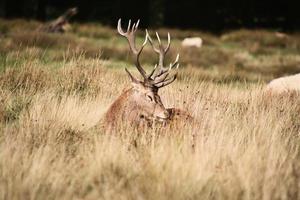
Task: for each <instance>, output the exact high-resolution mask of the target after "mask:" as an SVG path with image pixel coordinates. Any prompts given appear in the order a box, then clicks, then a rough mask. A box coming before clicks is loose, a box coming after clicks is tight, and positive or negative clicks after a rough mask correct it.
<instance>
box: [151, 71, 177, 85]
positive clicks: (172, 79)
mask: <svg viewBox="0 0 300 200" xmlns="http://www.w3.org/2000/svg"><path fill="white" fill-rule="evenodd" d="M176 78H177V74H175V75H174V76H173V77H171V78H169V79H167V80H165V81H163V82H160V83H158V84H156V85H155V86H156V87H157V88H162V87H164V86H167V85H169V84H171V83H173V82H174V81H175V80H176Z"/></svg>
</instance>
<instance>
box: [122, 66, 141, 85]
mask: <svg viewBox="0 0 300 200" xmlns="http://www.w3.org/2000/svg"><path fill="white" fill-rule="evenodd" d="M125 71H126V72H127V74H128V76H129V78H130V80H131V82H132V83H133V84H138V83H140V82H139V81H138V80H137V79H136V78H134V77H133V76H132V74H131V73H130V72H129V71H128V69H127V68H125Z"/></svg>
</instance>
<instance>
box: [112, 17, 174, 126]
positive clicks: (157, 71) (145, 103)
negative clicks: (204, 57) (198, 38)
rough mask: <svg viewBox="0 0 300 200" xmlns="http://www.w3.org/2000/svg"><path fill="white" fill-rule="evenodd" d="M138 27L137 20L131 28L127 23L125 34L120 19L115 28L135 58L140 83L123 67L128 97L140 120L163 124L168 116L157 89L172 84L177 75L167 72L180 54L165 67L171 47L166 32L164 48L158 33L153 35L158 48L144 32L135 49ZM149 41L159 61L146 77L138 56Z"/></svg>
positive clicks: (169, 38)
mask: <svg viewBox="0 0 300 200" xmlns="http://www.w3.org/2000/svg"><path fill="white" fill-rule="evenodd" d="M138 26H139V20H138V21H137V22H136V23H134V24H133V25H131V20H129V23H128V27H127V31H126V32H125V31H124V30H123V29H122V26H121V19H119V21H118V27H117V29H118V32H119V34H120V35H122V36H124V37H125V38H126V39H127V41H128V44H129V48H130V51H131V53H132V56H133V59H134V64H135V66H136V68H137V70H138V71H139V73H140V74H141V76H142V80H139V79H137V78H135V77H134V76H133V75H132V74H131V73H130V72H129V71H128V69H127V68H125V70H126V72H127V74H128V76H129V77H130V80H131V84H132V95H131V97H130V98H131V100H133V102H134V104H135V106H136V107H137V108H138V109H139V117H141V118H146V119H152V120H153V119H154V120H159V121H164V120H167V119H168V118H169V116H170V113H169V112H168V110H167V109H166V108H165V107H164V105H163V103H162V101H161V98H160V96H159V95H158V90H159V89H160V88H162V87H164V86H167V85H169V84H171V83H172V82H173V81H175V79H176V75H177V73H175V74H174V75H170V73H171V70H172V69H174V68H176V69H177V68H178V66H179V63H178V60H179V55H177V57H176V60H175V61H174V63H171V64H170V65H169V66H168V67H165V66H164V58H165V55H166V54H167V52H168V50H169V49H170V44H171V37H170V34H169V33H168V43H167V45H166V47H164V45H163V44H162V42H161V40H160V37H159V35H158V33H156V37H157V41H158V45H157V46H156V45H155V44H154V42H153V40H152V38H151V37H150V35H149V33H148V31H147V30H146V36H145V40H144V43H143V44H142V46H141V47H140V48H139V49H138V48H137V47H136V43H135V38H136V31H137V29H138ZM148 41H149V43H150V44H151V46H152V49H153V50H154V52H156V53H157V54H158V58H159V60H158V63H157V64H156V65H155V66H154V68H153V69H152V71H151V72H150V73H149V74H147V73H146V71H145V69H144V68H143V67H142V66H141V63H140V60H139V57H140V55H141V53H142V51H143V49H144V47H145V45H146V44H147V42H148Z"/></svg>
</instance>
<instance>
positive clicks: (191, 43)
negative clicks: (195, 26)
mask: <svg viewBox="0 0 300 200" xmlns="http://www.w3.org/2000/svg"><path fill="white" fill-rule="evenodd" d="M202 43H203V40H202V39H201V38H200V37H191V38H185V39H184V40H183V41H182V43H181V45H182V47H196V48H201V46H202Z"/></svg>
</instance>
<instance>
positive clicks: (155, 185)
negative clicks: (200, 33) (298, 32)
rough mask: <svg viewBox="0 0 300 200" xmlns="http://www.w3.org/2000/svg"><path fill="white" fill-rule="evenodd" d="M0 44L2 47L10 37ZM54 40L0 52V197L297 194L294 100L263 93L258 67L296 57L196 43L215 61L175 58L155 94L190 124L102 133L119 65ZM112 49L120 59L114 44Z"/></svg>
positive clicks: (120, 80)
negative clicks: (173, 75) (171, 73)
mask: <svg viewBox="0 0 300 200" xmlns="http://www.w3.org/2000/svg"><path fill="white" fill-rule="evenodd" d="M87 26H88V25H87ZM86 30H87V28H86V27H82V29H81V32H83V33H82V34H83V35H84V34H87V33H86V32H85V31H86ZM177 34H179V33H177ZM181 34H186V33H181ZM49 37H59V38H60V36H59V35H54V36H49ZM65 37H68V36H63V37H61V38H60V39H61V40H62V41H63V40H64V38H65ZM89 37H102V36H101V34H100V36H99V35H97V31H96V30H94V33H92V36H89ZM72 38H73V40H72V41H73V42H74V45H75V46H76V45H78V44H80V42H81V40H80V39H79V38H78V37H77V36H76V34H75V35H72ZM5 40H6V42H7V43H11V44H10V45H14V43H13V42H12V40H13V38H12V36H11V35H9V36H7V37H6V38H5ZM22 40H23V39H22ZM216 40H218V42H220V41H221V39H220V40H219V39H216ZM6 42H5V43H6ZM109 42H116V41H114V40H111V41H109ZM177 42H178V41H177ZM175 43H176V42H175ZM60 45H61V44H54V45H53V48H52V49H49V50H48V49H44V48H43V45H39V46H38V45H35V44H32V45H27V46H25V47H24V46H15V47H14V48H12V49H9V50H7V51H5V53H4V54H3V55H2V57H3V59H4V60H2V61H1V63H4V64H3V66H1V70H2V72H1V74H0V199H3V200H4V199H78V200H80V199H230V200H232V199H249V200H250V199H251V200H253V199H265V200H267V199H270V200H273V199H300V193H299V191H300V185H299V182H300V173H299V172H300V149H299V144H300V138H299V136H300V135H299V134H300V118H299V115H300V98H299V97H300V96H299V94H286V95H282V96H270V95H268V94H264V87H265V82H264V81H266V80H269V79H271V78H273V76H274V74H275V72H274V73H273V72H272V73H271V74H268V73H267V72H269V71H272V70H274V69H275V67H274V66H277V68H278V71H281V70H286V68H285V67H281V66H280V63H281V62H283V63H293V66H294V65H297V62H298V59H299V58H298V56H297V55H294V56H292V55H290V54H289V55H285V54H284V53H283V51H284V50H282V51H281V50H280V49H279V50H278V51H279V53H278V54H276V55H277V57H276V55H275V54H272V55H271V57H268V55H260V57H259V58H258V57H257V56H255V55H253V54H251V52H249V51H247V50H245V49H241V50H240V51H238V49H236V48H234V49H231V48H228V47H224V48H223V47H221V46H217V47H216V46H210V47H204V50H206V48H212V49H210V50H211V51H209V52H210V53H212V54H213V53H216V52H219V53H220V54H221V53H224V54H225V57H223V56H220V57H219V58H220V59H219V60H218V59H217V58H218V56H216V55H213V56H211V55H210V54H209V53H206V54H205V53H203V55H202V57H201V60H204V59H207V60H209V59H212V58H213V59H216V60H214V61H213V62H207V63H210V64H207V65H209V66H208V67H203V66H202V65H203V64H199V65H192V64H191V63H187V65H184V66H183V67H181V68H180V70H179V77H178V80H177V81H175V82H174V84H171V85H170V86H168V87H166V88H163V89H162V90H161V91H160V94H161V97H162V100H163V102H164V104H165V106H166V107H176V108H180V109H183V110H186V111H188V112H189V113H191V114H192V115H193V116H194V117H195V119H196V120H197V123H196V124H192V125H191V124H188V123H187V125H186V126H183V127H182V128H181V129H178V128H172V127H170V128H166V129H149V130H145V131H144V132H135V131H133V130H130V129H127V127H124V128H122V129H121V130H120V131H119V132H116V133H111V134H108V133H105V130H103V128H102V127H101V118H102V116H103V114H104V113H105V111H106V110H107V108H108V106H109V105H110V104H111V103H112V102H113V100H114V99H116V97H117V96H118V95H120V94H121V92H122V91H123V89H124V88H126V87H128V85H129V82H128V78H127V76H126V74H125V72H124V70H123V69H124V67H125V66H126V67H128V66H130V65H129V64H128V63H127V62H120V61H114V60H101V59H100V58H101V57H100V58H92V57H89V56H86V55H85V54H82V53H80V52H78V53H76V52H75V53H74V52H72V50H68V49H67V48H64V47H63V48H62V49H60V47H61V46H60ZM226 45H228V44H226ZM226 45H225V46H226ZM109 46H110V48H112V47H113V45H112V43H110V44H109ZM10 47H11V46H10ZM175 47H179V46H178V44H175ZM116 48H120V49H121V50H120V51H119V52H118V54H116V55H121V53H122V56H123V57H122V59H123V58H127V55H126V52H124V51H122V49H124V50H125V47H124V45H123V46H122V44H119V46H118V47H116ZM214 48H215V49H214ZM0 49H1V48H0ZM59 49H60V51H59ZM56 50H57V51H56ZM68 51H70V52H68ZM111 51H112V52H113V49H111ZM147 51H149V52H150V50H147ZM182 51H185V52H186V57H185V59H187V58H188V56H189V57H191V58H192V57H195V56H197V55H198V54H197V53H195V52H191V51H192V50H182ZM201 51H203V49H201V50H199V53H201ZM1 52H4V51H1ZM173 53H174V52H173ZM61 54H62V55H61ZM124 54H125V55H124ZM191 55H192V56H191ZM218 55H219V54H218ZM108 56H109V55H108ZM147 56H148V54H147ZM147 56H146V57H147ZM58 57H59V59H58ZM153 58H154V56H153ZM272 58H276V59H274V60H273V62H272ZM122 59H120V60H122ZM143 59H145V61H147V58H143ZM222 59H227V60H226V62H225V64H222V62H221V61H220V60H222ZM281 59H285V60H281ZM116 60H118V59H116ZM233 60H234V61H238V62H239V63H241V64H244V65H245V66H239V64H237V63H236V62H232V61H233ZM122 61H123V60H122ZM125 61H126V59H125ZM194 62H198V61H197V60H196V61H192V63H194ZM203 62H204V61H203ZM149 63H151V60H150V61H149ZM211 63H215V64H214V65H211ZM262 63H263V64H264V65H263V66H264V67H260V64H262ZM268 67H269V68H270V69H267V68H268ZM277 68H276V69H277ZM289 69H290V70H288V71H286V73H291V71H292V70H294V69H297V68H296V67H293V68H289ZM259 70H261V71H259ZM263 70H266V72H265V73H264V71H263ZM131 71H133V69H131ZM257 71H258V72H257ZM278 74H279V72H278Z"/></svg>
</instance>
